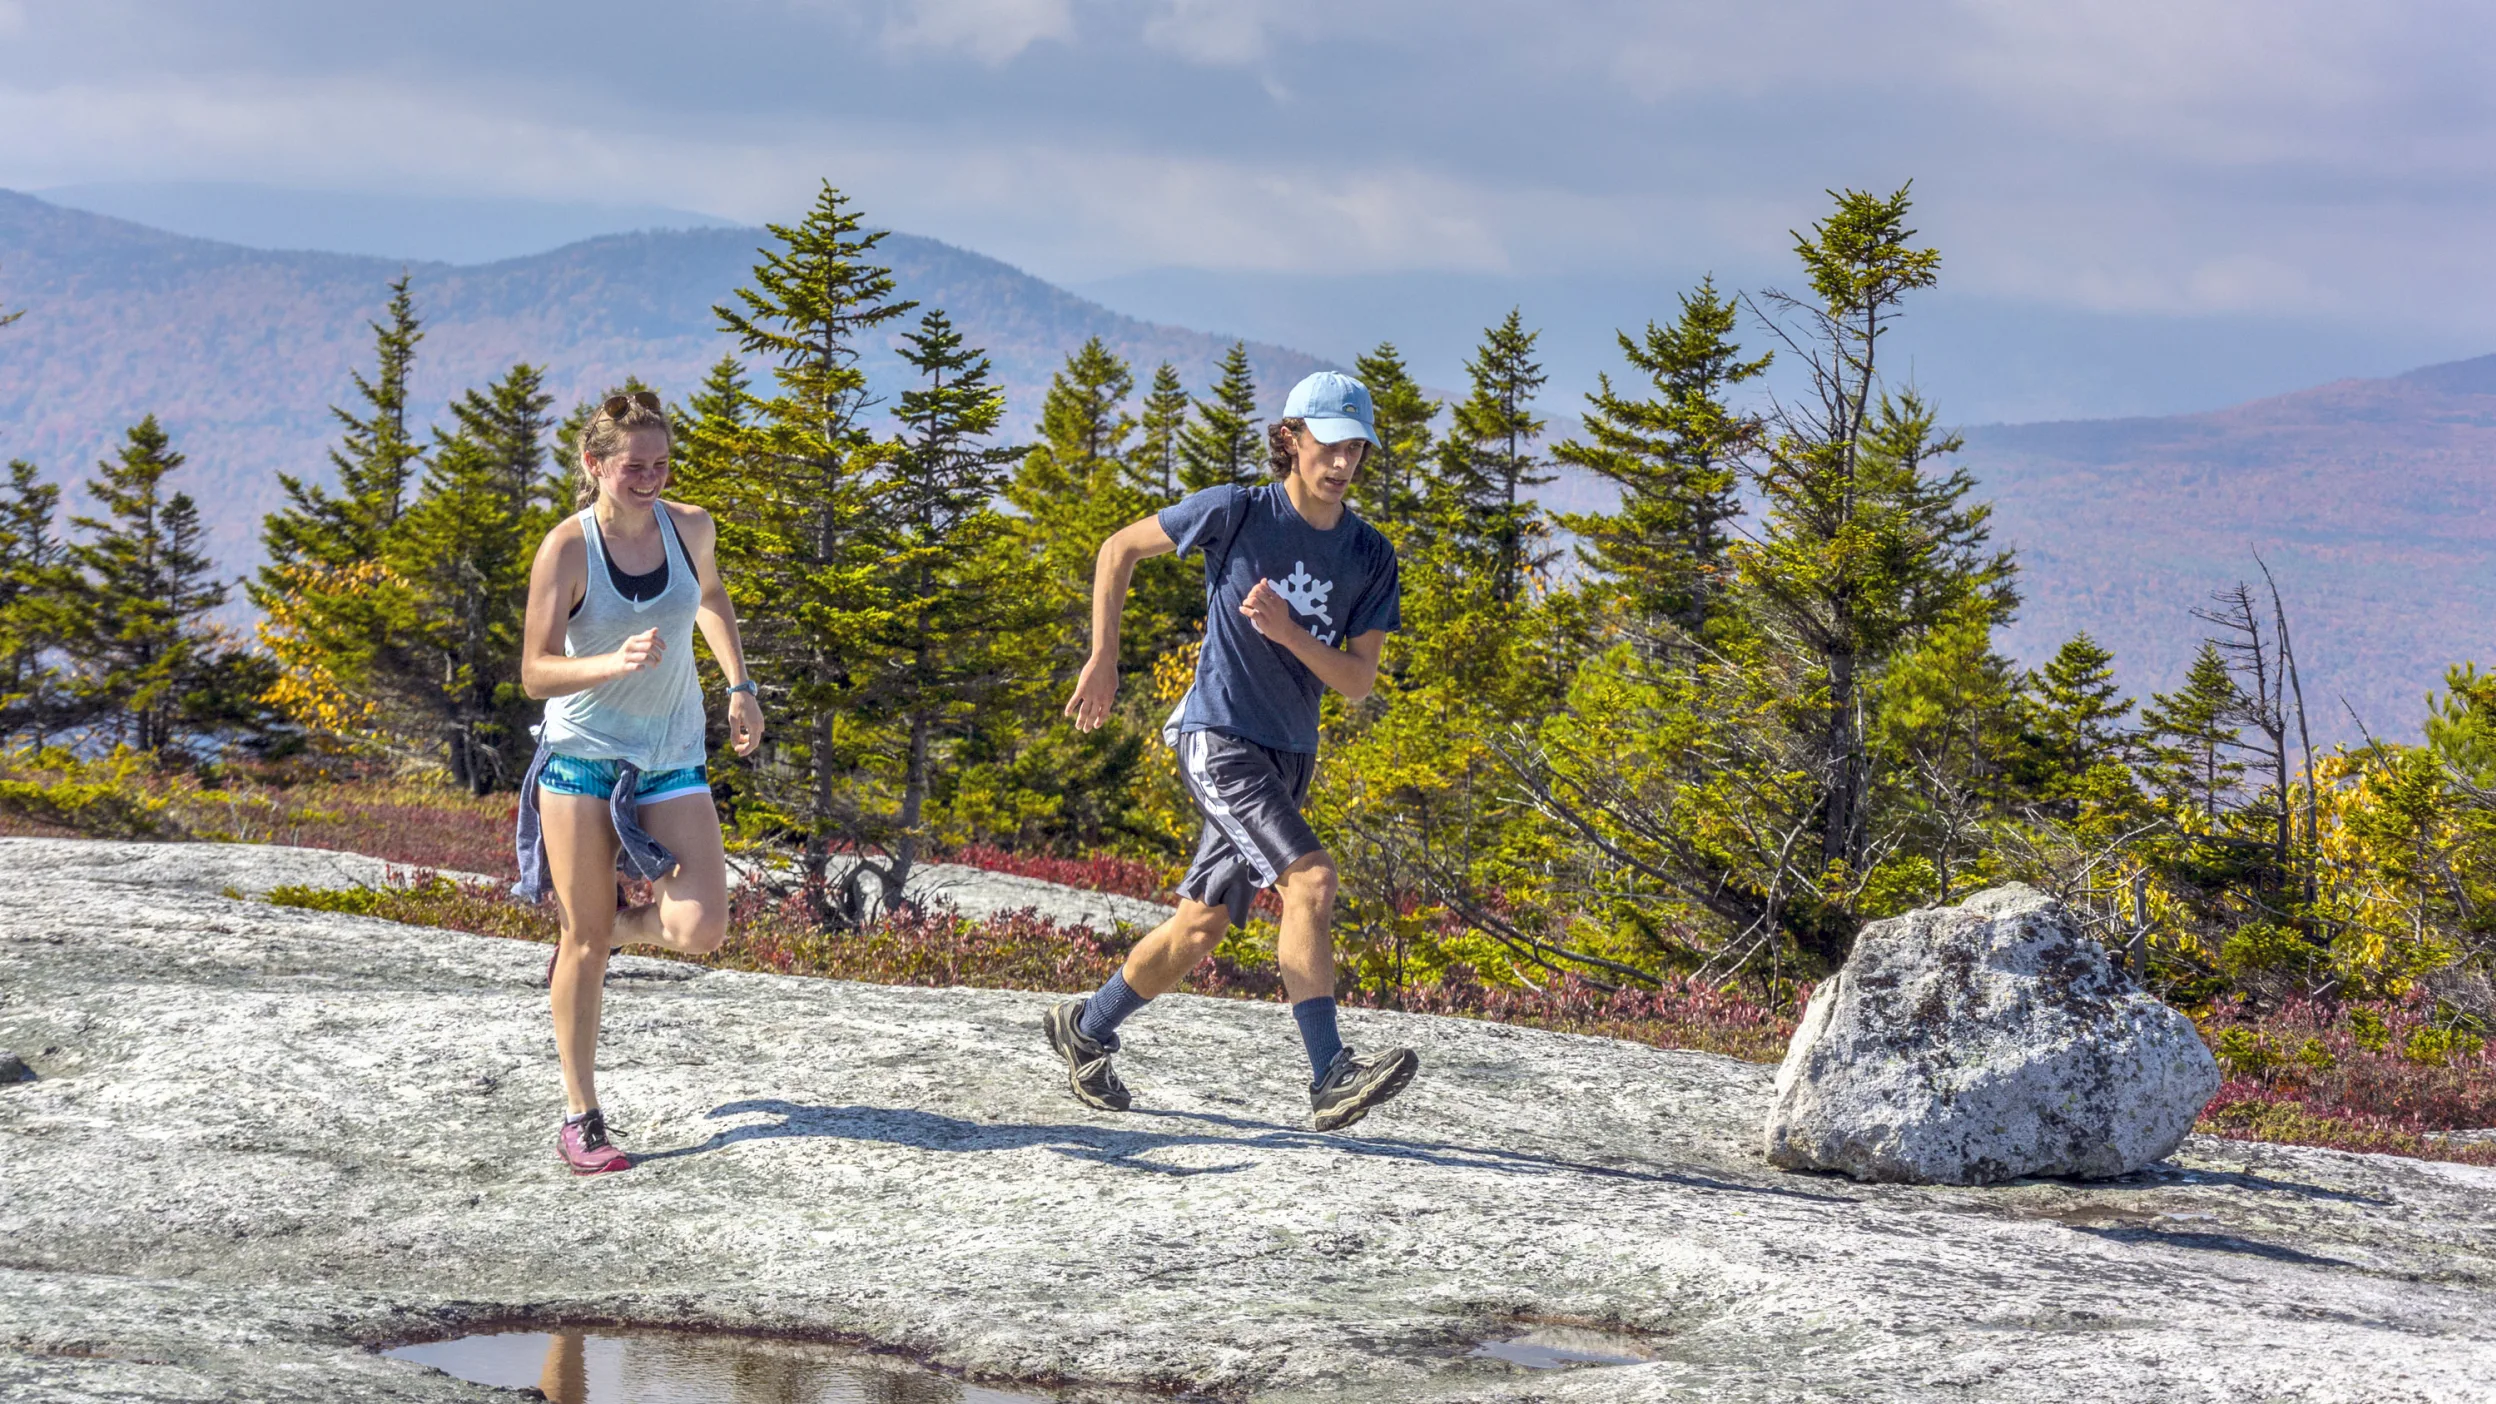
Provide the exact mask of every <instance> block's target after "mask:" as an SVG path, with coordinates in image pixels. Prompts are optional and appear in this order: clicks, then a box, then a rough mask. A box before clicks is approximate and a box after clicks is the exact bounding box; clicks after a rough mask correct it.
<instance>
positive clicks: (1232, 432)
mask: <svg viewBox="0 0 2496 1404" xmlns="http://www.w3.org/2000/svg"><path fill="white" fill-rule="evenodd" d="M1221 369H1222V378H1221V379H1220V380H1218V381H1216V382H1215V383H1214V387H1213V398H1211V399H1209V400H1198V401H1197V402H1196V418H1195V421H1194V422H1193V423H1191V424H1189V425H1188V426H1187V428H1185V429H1184V430H1182V431H1180V434H1179V491H1180V492H1181V493H1191V492H1201V491H1203V490H1204V489H1206V488H1209V487H1224V486H1229V485H1233V484H1237V485H1239V486H1243V487H1245V486H1250V485H1253V484H1254V483H1255V482H1256V481H1257V480H1258V479H1259V478H1260V477H1261V476H1263V473H1262V470H1263V468H1264V466H1265V443H1264V440H1263V438H1262V436H1261V435H1260V434H1259V432H1258V431H1259V428H1260V425H1259V422H1258V419H1257V381H1256V375H1255V373H1254V372H1253V371H1252V370H1251V368H1250V367H1249V365H1248V344H1247V343H1246V342H1243V341H1234V342H1232V343H1231V349H1230V350H1228V351H1225V352H1224V353H1222V367H1221Z"/></svg>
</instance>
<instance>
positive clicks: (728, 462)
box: [558, 355, 754, 532]
mask: <svg viewBox="0 0 2496 1404" xmlns="http://www.w3.org/2000/svg"><path fill="white" fill-rule="evenodd" d="M753 391H754V383H753V380H752V378H751V377H749V376H747V374H746V373H745V365H744V363H743V362H741V361H739V360H738V359H737V358H736V357H735V356H733V355H730V356H722V357H720V358H719V359H718V360H717V361H715V362H713V363H712V365H711V369H710V371H709V373H708V374H706V375H705V376H703V378H702V386H701V388H700V389H698V390H696V391H694V392H693V395H692V396H691V397H690V398H689V399H687V400H686V401H685V407H684V410H683V411H682V412H680V413H678V414H675V415H673V416H671V418H672V419H673V421H674V424H675V429H676V436H675V437H676V444H675V447H674V449H672V450H671V451H670V453H669V455H668V462H669V470H668V489H669V494H670V495H671V496H673V497H675V498H677V499H678V500H679V501H683V502H690V503H692V504H694V505H695V506H698V507H704V508H712V509H714V510H713V512H712V515H714V516H717V515H719V511H718V510H717V509H719V508H722V507H724V506H725V500H724V499H723V498H722V497H721V494H723V493H726V492H728V491H729V485H730V483H731V482H732V480H733V479H734V478H735V477H736V472H737V462H736V457H735V455H736V451H737V447H738V443H739V440H740V438H741V436H742V435H743V434H744V432H745V429H746V426H747V425H748V424H750V423H751V422H752V421H753V417H754V393H753ZM561 447H562V446H560V445H558V448H561ZM720 529H721V530H722V531H723V532H724V531H726V530H727V529H728V523H726V522H724V521H723V522H721V523H720Z"/></svg>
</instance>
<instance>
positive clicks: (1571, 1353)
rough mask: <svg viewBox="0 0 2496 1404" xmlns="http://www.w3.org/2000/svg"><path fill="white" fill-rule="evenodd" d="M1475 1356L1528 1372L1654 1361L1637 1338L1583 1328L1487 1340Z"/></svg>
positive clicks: (1541, 1328) (1544, 1330) (1535, 1331)
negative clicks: (1501, 1362) (1499, 1361)
mask: <svg viewBox="0 0 2496 1404" xmlns="http://www.w3.org/2000/svg"><path fill="white" fill-rule="evenodd" d="M1472 1353H1473V1354H1474V1355H1475V1356H1477V1357H1481V1358H1485V1359H1490V1360H1503V1361H1506V1362H1507V1363H1508V1364H1511V1365H1516V1366H1520V1367H1522V1368H1524V1369H1528V1370H1568V1369H1574V1368H1577V1367H1580V1366H1586V1365H1640V1364H1644V1363H1645V1362H1647V1361H1649V1360H1652V1359H1654V1358H1655V1357H1654V1356H1652V1355H1650V1354H1648V1353H1647V1351H1646V1348H1645V1345H1644V1343H1642V1342H1641V1341H1640V1340H1639V1339H1638V1338H1637V1337H1635V1336H1630V1335H1625V1334H1622V1333H1620V1332H1616V1331H1597V1330H1591V1329H1589V1328H1586V1327H1581V1326H1537V1327H1535V1328H1534V1329H1533V1330H1531V1331H1528V1332H1526V1333H1525V1334H1524V1335H1522V1336H1510V1337H1509V1338H1507V1339H1506V1340H1500V1341H1484V1342H1483V1343H1482V1344H1480V1345H1478V1346H1475V1347H1474V1348H1473V1351H1472Z"/></svg>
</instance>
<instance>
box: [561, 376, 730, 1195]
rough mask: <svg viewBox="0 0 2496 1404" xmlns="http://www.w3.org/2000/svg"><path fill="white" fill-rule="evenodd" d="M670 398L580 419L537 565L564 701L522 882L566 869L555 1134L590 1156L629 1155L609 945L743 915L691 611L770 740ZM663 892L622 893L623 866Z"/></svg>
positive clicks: (568, 1155)
mask: <svg viewBox="0 0 2496 1404" xmlns="http://www.w3.org/2000/svg"><path fill="white" fill-rule="evenodd" d="M670 442H671V440H670V435H669V432H668V423H667V415H666V413H665V412H664V411H662V410H661V409H660V408H659V397H658V396H657V395H654V394H652V393H650V392H649V391H646V390H645V391H639V392H636V393H634V394H631V395H616V396H612V397H610V398H609V399H608V400H607V401H606V403H605V404H603V405H601V406H599V408H598V412H597V413H596V414H594V415H592V416H591V417H590V421H589V424H588V425H587V427H585V428H584V429H583V430H582V431H581V441H580V462H581V486H580V499H579V501H580V506H581V510H580V511H579V512H577V513H575V514H574V515H572V516H570V517H567V518H565V519H564V520H563V522H562V523H561V524H559V525H557V526H556V527H555V529H554V530H553V531H550V532H548V533H547V534H546V540H545V542H544V544H542V545H540V546H539V547H538V550H537V561H536V563H535V564H534V565H533V566H532V567H531V568H530V570H529V613H528V624H527V634H526V636H525V637H524V638H523V640H522V642H521V652H520V683H521V686H522V688H523V689H525V690H526V691H527V693H528V695H529V696H531V697H542V698H547V699H550V700H549V701H548V702H547V703H546V720H545V724H544V725H543V726H541V727H539V728H538V749H537V756H536V758H535V759H534V760H532V761H531V762H530V763H529V773H528V775H527V777H526V778H525V779H523V780H522V782H521V786H520V832H519V839H518V847H519V857H520V886H519V889H518V890H519V892H520V894H521V895H522V896H524V897H527V898H530V899H532V900H534V899H535V898H537V897H539V896H541V895H543V894H544V893H545V892H546V891H547V890H548V889H549V888H550V887H551V889H552V890H553V892H554V894H555V900H556V903H557V906H558V909H559V911H560V913H561V917H562V928H563V939H562V944H561V945H559V946H557V947H556V949H555V958H554V962H553V964H552V966H551V967H550V974H549V977H548V980H547V984H548V986H549V988H550V991H551V994H552V1001H553V1004H554V1015H555V1051H556V1052H557V1054H559V1055H560V1056H561V1058H562V1059H563V1091H564V1099H565V1101H566V1103H567V1104H568V1106H569V1109H570V1111H569V1115H567V1116H566V1117H565V1118H564V1122H563V1130H562V1132H561V1134H560V1135H559V1137H558V1138H557V1142H556V1144H557V1146H558V1148H559V1149H560V1151H561V1153H562V1155H563V1161H564V1164H566V1165H568V1166H570V1167H571V1169H572V1171H573V1173H575V1174H580V1175H596V1174H602V1173H605V1172H607V1171H612V1170H629V1169H631V1168H632V1161H631V1160H630V1159H629V1158H628V1157H627V1156H626V1155H625V1154H624V1153H623V1152H622V1151H620V1150H618V1149H616V1148H615V1147H614V1146H613V1145H611V1144H609V1143H608V1132H607V1124H606V1118H605V1117H604V1116H603V1115H602V1114H600V1112H599V1109H598V1080H597V1054H598V1013H599V1003H600V996H601V993H602V988H603V986H604V984H605V982H606V972H607V955H608V953H609V952H611V951H613V950H615V949H616V948H618V947H620V946H626V945H631V944H633V943H635V942H641V943H646V944H649V945H655V946H664V947H666V948H667V949H669V950H671V951H683V952H687V953H690V954H702V953H706V952H709V951H715V950H717V949H719V943H720V940H721V939H722V938H723V937H724V936H726V935H727V931H728V878H727V862H726V859H725V857H724V855H723V854H722V852H721V848H720V838H719V815H718V814H717V812H716V811H714V810H713V809H712V808H711V786H710V778H709V776H708V774H707V773H706V771H705V769H704V766H703V755H704V750H705V747H704V741H703V721H704V714H703V708H702V690H701V686H700V684H699V683H698V682H697V681H696V680H695V678H694V671H693V629H694V626H695V625H696V624H699V625H701V626H702V637H703V638H704V639H705V640H707V641H708V642H709V643H710V646H711V656H712V657H714V658H717V659H718V660H719V661H720V665H721V666H722V667H723V668H724V669H726V671H727V674H728V731H729V739H730V741H731V743H732V744H733V745H734V746H735V748H736V752H737V754H738V755H741V756H742V755H749V754H752V752H753V750H754V748H755V747H756V746H758V745H760V744H761V743H762V739H763V710H762V707H761V706H760V704H758V703H757V702H756V701H755V698H754V684H753V683H752V681H750V680H749V679H748V678H747V677H746V673H745V650H744V648H743V646H742V645H741V644H740V643H739V641H738V638H737V615H736V609H735V607H734V606H732V605H731V604H730V603H729V602H728V591H727V589H726V588H725V587H723V586H722V585H721V584H720V579H719V567H718V565H717V564H716V563H715V562H714V560H713V556H712V548H713V546H714V545H715V544H716V542H717V541H718V530H717V528H716V527H715V526H714V524H713V523H712V521H711V518H710V514H709V513H707V512H704V511H703V510H702V509H700V508H698V507H686V506H681V505H679V504H677V503H673V502H663V501H661V500H660V498H659V493H660V492H661V491H662V490H663V489H665V488H666V486H667V456H668V449H669V446H670ZM619 871H621V872H622V873H624V874H626V875H627V876H631V877H637V878H644V879H649V880H651V881H652V882H653V883H654V885H655V896H656V900H654V901H651V902H648V903H646V904H644V905H641V906H637V907H631V908H626V909H624V910H618V907H619V906H620V905H621V904H620V900H619V899H620V896H621V891H622V889H621V888H619V887H618V886H617V883H616V875H617V873H618V872H619Z"/></svg>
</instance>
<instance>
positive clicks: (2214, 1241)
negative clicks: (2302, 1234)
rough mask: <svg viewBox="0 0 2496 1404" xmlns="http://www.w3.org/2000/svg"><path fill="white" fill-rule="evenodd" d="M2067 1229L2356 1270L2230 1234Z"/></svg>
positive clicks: (2088, 1227)
mask: <svg viewBox="0 0 2496 1404" xmlns="http://www.w3.org/2000/svg"><path fill="white" fill-rule="evenodd" d="M2068 1227H2069V1228H2070V1229H2071V1230H2072V1232H2074V1233H2085V1234H2087V1235H2089V1236H2090V1237H2091V1238H2104V1239H2110V1240H2112V1241H2114V1242H2116V1243H2151V1244H2156V1245H2158V1246H2160V1247H2164V1248H2198V1249H2201V1250H2202V1251H2203V1252H2207V1253H2242V1254H2245V1255H2246V1256H2248V1257H2254V1258H2268V1259H2270V1260H2271V1261H2273V1262H2275V1263H2296V1264H2298V1265H2300V1266H2302V1267H2330V1268H2353V1267H2357V1266H2359V1265H2358V1264H2356V1263H2353V1262H2350V1261H2349V1260H2348V1259H2346V1258H2326V1257H2323V1256H2322V1255H2320V1254H2318V1253H2305V1252H2299V1251H2298V1250H2297V1249H2294V1248H2283V1247H2281V1246H2280V1245H2278V1244H2276V1243H2261V1242H2257V1241H2255V1240H2253V1239H2250V1238H2238V1237H2237V1236H2236V1235H2234V1234H2232V1233H2168V1232H2164V1231H2161V1230H2159V1229H2154V1228H2147V1227H2142V1226H2139V1225H2131V1224H2108V1225H2092V1224H2071V1225H2068Z"/></svg>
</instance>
